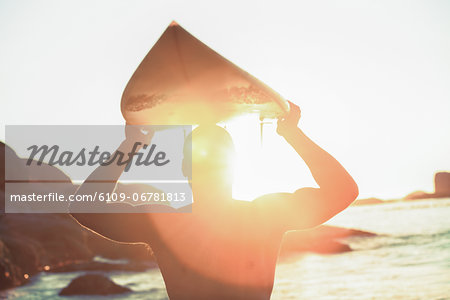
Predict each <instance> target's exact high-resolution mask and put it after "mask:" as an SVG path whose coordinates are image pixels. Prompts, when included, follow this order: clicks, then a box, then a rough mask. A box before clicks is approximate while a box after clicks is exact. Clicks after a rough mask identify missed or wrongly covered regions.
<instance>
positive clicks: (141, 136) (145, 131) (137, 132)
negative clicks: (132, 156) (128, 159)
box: [125, 124, 155, 151]
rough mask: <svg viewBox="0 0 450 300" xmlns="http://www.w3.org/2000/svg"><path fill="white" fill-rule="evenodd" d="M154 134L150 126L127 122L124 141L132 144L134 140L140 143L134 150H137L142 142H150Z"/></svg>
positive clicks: (142, 144)
mask: <svg viewBox="0 0 450 300" xmlns="http://www.w3.org/2000/svg"><path fill="white" fill-rule="evenodd" d="M154 134H155V132H154V130H153V129H152V128H151V126H145V125H128V124H127V125H126V126H125V142H126V143H127V144H129V145H134V144H135V143H136V142H140V143H141V144H140V145H139V146H138V148H137V149H136V151H139V149H141V148H142V146H144V144H147V145H148V144H150V141H151V140H152V138H153V135H154Z"/></svg>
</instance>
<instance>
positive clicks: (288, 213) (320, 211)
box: [257, 102, 358, 230]
mask: <svg viewBox="0 0 450 300" xmlns="http://www.w3.org/2000/svg"><path fill="white" fill-rule="evenodd" d="M290 106H291V110H290V112H289V114H288V115H287V116H285V117H284V118H281V119H279V120H278V128H277V132H278V134H280V135H281V136H283V137H284V138H285V139H286V141H287V142H288V143H289V144H290V145H291V146H292V147H293V148H294V150H295V151H296V152H297V153H298V154H299V155H300V157H301V158H302V159H303V160H304V161H305V163H306V164H307V166H308V168H309V170H310V171H311V174H312V176H313V177H314V179H315V181H316V183H317V184H318V186H319V188H302V189H299V190H297V191H296V192H295V193H293V194H288V193H284V194H272V195H267V196H263V197H261V198H260V199H258V200H257V204H258V205H262V206H268V207H271V208H270V210H272V211H274V212H277V213H278V214H280V215H281V216H276V218H279V220H276V221H277V222H278V223H281V226H282V227H284V228H286V230H295V229H305V228H311V227H314V226H317V225H320V224H322V223H323V222H325V221H327V220H328V219H330V218H331V217H333V216H334V215H336V214H337V213H339V212H341V211H342V210H343V209H345V208H346V207H348V206H349V205H350V204H351V203H352V202H353V201H354V200H355V199H356V197H357V196H358V186H357V185H356V183H355V181H354V180H353V178H352V177H351V176H350V174H348V172H347V171H346V170H345V169H344V167H342V165H341V164H340V163H339V162H338V161H337V160H336V159H335V158H334V157H333V156H331V155H330V154H329V153H327V152H326V151H325V150H323V149H322V148H320V147H319V146H318V145H317V144H315V143H314V142H313V141H312V140H311V139H309V138H308V137H307V136H306V135H305V134H304V133H303V131H301V130H300V129H299V128H298V127H297V124H298V121H299V119H300V114H301V113H300V108H299V107H298V106H297V105H295V104H293V103H291V102H290ZM258 202H259V203H258Z"/></svg>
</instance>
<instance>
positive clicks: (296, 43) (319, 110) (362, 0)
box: [0, 0, 450, 199]
mask: <svg viewBox="0 0 450 300" xmlns="http://www.w3.org/2000/svg"><path fill="white" fill-rule="evenodd" d="M172 20H176V21H177V22H178V23H179V24H180V25H181V26H183V27H184V28H185V29H186V30H188V31H189V32H190V33H191V34H193V35H194V36H196V37H197V38H198V39H200V40H201V41H202V42H204V43H205V44H207V45H208V46H210V47H211V48H212V49H214V50H215V51H217V52H218V53H220V54H221V55H222V56H224V57H225V58H227V59H229V60H230V61H232V62H233V63H235V64H236V65H238V66H240V67H241V68H242V69H244V70H246V71H248V72H249V73H250V74H252V75H254V76H255V77H257V78H258V79H260V80H262V81H263V82H265V83H266V84H268V85H269V86H270V87H272V88H273V89H274V90H276V91H277V92H278V93H280V94H281V95H282V96H283V97H285V98H286V99H290V100H291V101H293V102H294V103H296V104H298V105H299V106H300V107H301V110H302V119H301V121H300V124H299V126H300V127H301V128H302V129H303V130H304V132H305V133H306V134H308V136H310V137H311V139H313V140H314V141H315V142H316V143H318V144H319V145H320V146H322V147H323V148H324V149H325V150H327V151H328V152H329V153H331V154H332V155H334V156H335V157H336V158H337V159H338V160H339V161H340V162H341V163H342V165H343V166H344V167H345V168H346V169H347V170H348V171H349V173H350V174H351V175H352V176H353V177H354V178H355V180H356V182H357V183H358V185H359V190H360V197H361V198H364V197H381V198H387V199H389V198H398V197H402V196H405V195H406V194H408V193H410V192H413V191H415V190H425V191H428V192H432V191H433V175H434V173H435V172H436V171H440V170H443V171H445V170H450V159H449V153H450V139H449V132H450V120H449V112H450V2H448V1H434V0H431V1H384V0H382V1H367V0H357V1H356V0H355V1H339V2H337V1H111V0H107V1H106V0H105V1H20V0H19V1H17V0H11V1H5V0H0V45H1V47H0V66H1V68H0V101H1V104H2V107H1V110H0V117H1V118H0V119H1V130H0V140H4V136H5V135H4V128H5V127H4V126H5V125H6V124H10V125H13V124H123V123H124V119H123V117H122V115H121V112H120V100H121V95H122V92H123V89H124V88H125V86H126V84H127V82H128V80H129V79H130V77H131V75H132V74H133V72H134V70H135V69H136V67H137V66H138V64H139V63H140V61H141V60H142V59H143V58H144V56H145V55H146V54H147V52H148V51H149V50H150V49H151V47H152V46H153V44H154V43H155V42H156V41H157V39H158V38H159V36H160V35H161V34H162V32H163V31H164V30H165V28H166V27H167V26H168V24H169V23H170V22H171V21H172ZM232 127H233V126H230V131H233V129H232ZM257 128H258V127H257V125H255V126H254V127H252V129H249V132H250V131H252V132H254V133H255V136H257V134H258V130H257ZM235 131H238V130H235ZM232 134H233V133H232ZM242 139H243V138H242V136H240V137H239V136H236V140H235V144H236V147H237V148H238V149H240V148H242V147H241V146H240V145H239V141H242ZM258 147H259V148H258ZM254 149H260V150H259V151H260V154H261V155H256V156H254V157H253V159H255V157H257V158H261V159H262V162H260V163H259V164H258V168H259V169H258V168H253V173H252V166H254V164H256V162H254V161H253V162H252V164H253V165H252V164H250V165H247V166H246V167H243V169H242V172H240V173H239V174H240V176H237V177H238V178H237V179H242V180H243V182H244V183H245V182H247V183H246V184H247V185H252V186H253V188H254V189H258V187H261V186H262V184H261V181H258V180H263V182H270V184H268V185H266V186H267V188H266V189H263V190H264V191H266V190H267V191H272V190H274V189H276V188H280V189H288V190H289V189H292V188H297V187H300V186H302V185H314V182H313V181H312V179H311V176H310V174H309V172H308V170H307V168H306V166H305V165H304V164H302V162H301V160H299V159H298V158H297V157H296V156H295V154H294V153H293V150H292V149H289V148H288V146H286V145H285V143H283V141H282V140H281V138H279V137H277V136H276V134H275V126H274V125H267V126H266V128H265V134H264V142H263V145H262V147H261V145H260V144H258V139H256V138H255V143H254ZM255 151H256V150H255ZM277 151H278V152H277ZM242 152H243V153H244V152H245V151H244V150H242ZM244 156H245V155H244ZM274 156H275V158H273V157H274ZM268 157H271V159H267V158H268ZM290 159H297V160H296V161H295V163H290ZM244 160H245V159H243V161H244ZM256 169H258V170H259V171H258V172H255V170H256ZM293 169H295V170H294V171H293ZM297 169H298V170H297ZM260 171H261V172H260ZM252 174H253V175H252ZM255 174H256V175H258V178H249V177H252V176H256V175H255ZM263 185H264V184H263ZM241 186H242V183H241ZM244 192H246V191H245V190H244ZM247 192H249V193H250V191H249V190H248V189H247ZM251 192H252V193H255V191H254V190H253V191H251Z"/></svg>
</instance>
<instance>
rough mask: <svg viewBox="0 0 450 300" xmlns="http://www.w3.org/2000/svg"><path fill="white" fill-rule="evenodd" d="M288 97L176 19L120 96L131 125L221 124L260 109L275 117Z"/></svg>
mask: <svg viewBox="0 0 450 300" xmlns="http://www.w3.org/2000/svg"><path fill="white" fill-rule="evenodd" d="M288 110H289V104H288V102H287V101H286V100H285V99H284V98H283V97H281V96H280V95H279V94H278V93H277V92H275V91H274V90H272V89H271V88H270V87H268V86H267V85H266V84H264V83H263V82H261V81H260V80H258V79H256V78H255V77H253V76H252V75H250V74H249V73H247V72H246V71H244V70H242V69H241V68H239V67H238V66H236V65H235V64H233V63H232V62H230V61H228V60H227V59H225V58H224V57H222V56H221V55H220V54H218V53H217V52H215V51H214V50H212V49H211V48H209V47H208V46H206V45H205V44H204V43H202V42H201V41H200V40H199V39H197V38H196V37H194V36H193V35H192V34H190V33H189V32H188V31H186V30H185V29H184V28H182V27H181V26H180V25H179V24H178V23H176V22H172V23H171V24H170V25H169V26H168V27H167V29H166V30H165V31H164V33H163V34H162V35H161V37H160V38H159V39H158V41H157V42H156V44H155V45H154V46H153V47H152V48H151V49H150V51H149V52H148V54H147V55H146V56H145V58H144V59H143V61H142V62H141V63H140V65H139V66H138V68H137V69H136V71H135V72H134V74H133V76H132V77H131V79H130V80H129V82H128V84H127V86H126V88H125V90H124V92H123V95H122V101H121V111H122V114H123V117H124V118H125V120H126V121H127V123H128V124H148V125H149V124H161V125H178V124H179V125H185V124H202V123H217V122H221V121H226V120H228V119H230V118H232V117H235V116H238V115H241V114H246V113H256V114H259V115H260V118H261V119H264V118H277V117H278V116H280V115H282V114H283V113H285V112H287V111H288Z"/></svg>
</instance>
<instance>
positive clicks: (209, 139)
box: [183, 124, 235, 164]
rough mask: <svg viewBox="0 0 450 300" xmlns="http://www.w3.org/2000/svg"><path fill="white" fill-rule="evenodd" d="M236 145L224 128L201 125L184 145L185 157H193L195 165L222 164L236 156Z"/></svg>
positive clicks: (213, 125)
mask: <svg viewBox="0 0 450 300" xmlns="http://www.w3.org/2000/svg"><path fill="white" fill-rule="evenodd" d="M234 152H235V149H234V144H233V140H232V138H231V135H230V134H229V133H228V132H227V131H226V130H225V129H224V128H222V127H220V126H218V125H215V124H211V125H209V124H208V125H199V126H198V127H197V128H195V129H194V130H193V131H192V132H191V133H190V134H189V135H188V136H187V137H186V140H185V143H184V149H183V153H184V155H185V156H188V155H192V160H193V162H194V163H196V162H200V163H208V164H214V163H222V162H225V161H226V160H228V158H229V157H230V156H234Z"/></svg>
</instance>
